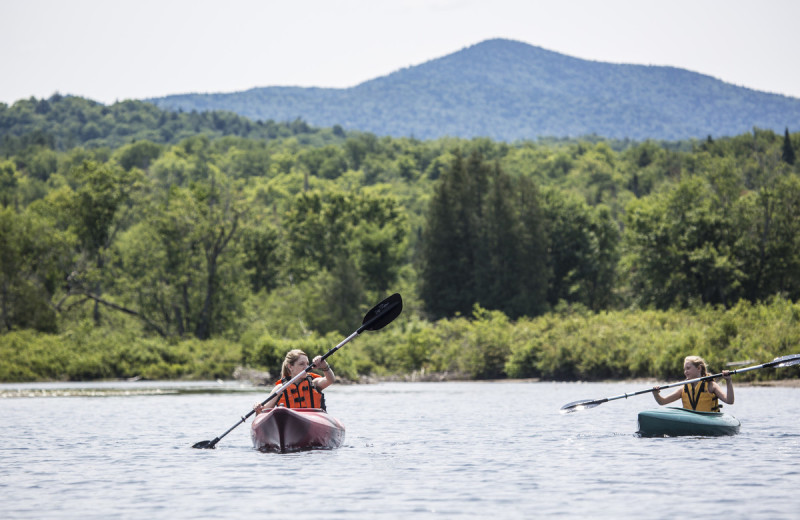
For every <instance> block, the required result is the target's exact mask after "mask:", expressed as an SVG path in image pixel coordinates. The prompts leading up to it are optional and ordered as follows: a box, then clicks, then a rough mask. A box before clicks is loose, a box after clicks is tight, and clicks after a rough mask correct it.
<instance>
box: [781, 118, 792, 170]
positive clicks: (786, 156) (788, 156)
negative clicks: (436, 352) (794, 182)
mask: <svg viewBox="0 0 800 520" xmlns="http://www.w3.org/2000/svg"><path fill="white" fill-rule="evenodd" d="M781 159H782V160H783V162H785V163H786V164H789V165H793V164H794V161H795V154H794V147H793V146H792V139H791V138H790V137H789V128H788V127H787V128H786V131H785V132H784V134H783V153H782V154H781Z"/></svg>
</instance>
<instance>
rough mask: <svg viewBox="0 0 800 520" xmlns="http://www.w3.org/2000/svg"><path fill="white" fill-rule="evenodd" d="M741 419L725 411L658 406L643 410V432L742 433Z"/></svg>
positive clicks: (649, 434) (646, 434) (656, 434)
mask: <svg viewBox="0 0 800 520" xmlns="http://www.w3.org/2000/svg"><path fill="white" fill-rule="evenodd" d="M740 425H741V423H740V422H739V420H738V419H737V418H736V417H734V416H732V415H728V414H726V413H723V412H695V411H694V410H687V409H685V408H672V407H667V408H657V409H655V410H645V411H643V412H639V431H638V433H639V435H641V436H643V437H662V436H670V437H675V436H678V435H693V436H703V437H705V436H719V435H736V434H737V433H739V426H740Z"/></svg>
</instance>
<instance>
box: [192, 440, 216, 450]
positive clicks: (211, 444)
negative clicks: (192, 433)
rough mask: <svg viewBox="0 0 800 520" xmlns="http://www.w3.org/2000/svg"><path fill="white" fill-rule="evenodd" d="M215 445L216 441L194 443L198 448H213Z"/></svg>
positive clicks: (194, 446) (193, 445)
mask: <svg viewBox="0 0 800 520" xmlns="http://www.w3.org/2000/svg"><path fill="white" fill-rule="evenodd" d="M214 446H215V443H214V441H200V442H196V443H194V444H192V448H197V449H198V450H213V449H214Z"/></svg>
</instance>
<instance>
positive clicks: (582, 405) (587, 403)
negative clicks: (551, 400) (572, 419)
mask: <svg viewBox="0 0 800 520" xmlns="http://www.w3.org/2000/svg"><path fill="white" fill-rule="evenodd" d="M604 402H605V400H604V399H603V400H600V401H592V400H589V399H584V400H583V401H574V402H572V403H568V404H565V405H564V406H562V407H561V413H572V412H580V411H581V410H586V409H588V408H594V407H595V406H600V404H601V403H604Z"/></svg>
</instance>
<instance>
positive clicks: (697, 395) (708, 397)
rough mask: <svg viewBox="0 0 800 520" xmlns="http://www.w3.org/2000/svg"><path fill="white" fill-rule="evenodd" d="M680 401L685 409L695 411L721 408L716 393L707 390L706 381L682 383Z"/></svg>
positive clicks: (710, 410)
mask: <svg viewBox="0 0 800 520" xmlns="http://www.w3.org/2000/svg"><path fill="white" fill-rule="evenodd" d="M681 402H682V403H683V407H684V408H686V409H687V410H695V411H697V412H718V411H719V410H720V408H721V406H720V405H719V399H718V398H717V394H713V393H711V392H709V391H708V386H707V385H706V381H700V382H698V383H693V384H689V383H687V384H685V385H683V392H681Z"/></svg>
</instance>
